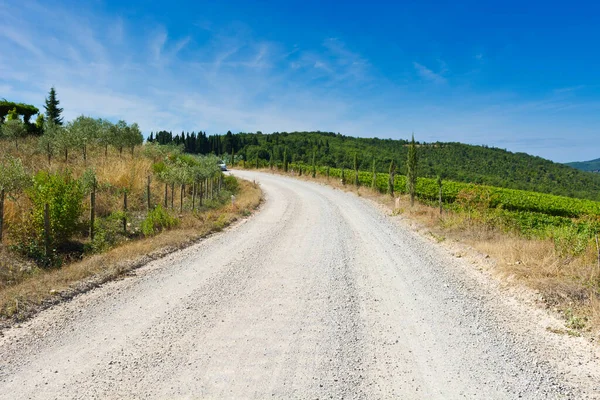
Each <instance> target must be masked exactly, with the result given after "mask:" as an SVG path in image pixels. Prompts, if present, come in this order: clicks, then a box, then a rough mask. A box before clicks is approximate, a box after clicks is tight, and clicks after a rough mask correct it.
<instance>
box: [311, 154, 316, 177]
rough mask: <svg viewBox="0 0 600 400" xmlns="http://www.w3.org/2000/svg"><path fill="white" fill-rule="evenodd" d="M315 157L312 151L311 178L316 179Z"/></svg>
mask: <svg viewBox="0 0 600 400" xmlns="http://www.w3.org/2000/svg"><path fill="white" fill-rule="evenodd" d="M315 157H316V154H315V152H314V151H313V158H312V177H313V178H316V177H317V166H316V164H315Z"/></svg>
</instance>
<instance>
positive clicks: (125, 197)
mask: <svg viewBox="0 0 600 400" xmlns="http://www.w3.org/2000/svg"><path fill="white" fill-rule="evenodd" d="M123 233H127V192H126V191H125V192H123Z"/></svg>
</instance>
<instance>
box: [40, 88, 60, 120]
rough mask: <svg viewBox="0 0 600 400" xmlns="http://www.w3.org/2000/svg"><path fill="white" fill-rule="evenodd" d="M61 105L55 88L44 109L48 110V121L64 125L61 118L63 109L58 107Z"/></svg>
mask: <svg viewBox="0 0 600 400" xmlns="http://www.w3.org/2000/svg"><path fill="white" fill-rule="evenodd" d="M59 104H60V101H58V99H57V98H56V90H55V89H54V87H51V88H50V93H49V94H48V98H46V104H45V105H44V108H45V109H46V119H47V120H50V121H52V122H54V123H55V124H56V125H62V124H63V119H62V117H61V116H60V114H61V113H62V112H63V109H62V108H59V107H58V105H59Z"/></svg>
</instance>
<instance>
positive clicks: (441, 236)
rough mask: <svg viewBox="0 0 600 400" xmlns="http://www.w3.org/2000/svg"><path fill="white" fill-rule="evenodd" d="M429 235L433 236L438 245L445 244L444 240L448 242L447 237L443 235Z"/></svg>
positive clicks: (432, 233) (431, 233)
mask: <svg viewBox="0 0 600 400" xmlns="http://www.w3.org/2000/svg"><path fill="white" fill-rule="evenodd" d="M429 234H430V235H431V236H432V237H433V238H434V239H435V240H436V241H437V242H438V243H441V242H443V241H444V240H446V236H443V235H437V234H435V233H434V232H429Z"/></svg>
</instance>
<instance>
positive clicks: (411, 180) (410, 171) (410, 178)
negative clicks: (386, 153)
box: [406, 134, 417, 207]
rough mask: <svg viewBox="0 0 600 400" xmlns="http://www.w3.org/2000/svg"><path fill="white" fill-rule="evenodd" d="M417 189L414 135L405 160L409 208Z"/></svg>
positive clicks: (412, 203) (413, 201)
mask: <svg viewBox="0 0 600 400" xmlns="http://www.w3.org/2000/svg"><path fill="white" fill-rule="evenodd" d="M416 187H417V145H416V144H415V135H414V134H413V135H412V140H411V142H410V144H409V145H408V156H407V158H406V191H407V192H408V194H409V195H410V206H411V207H412V206H414V205H415V191H416Z"/></svg>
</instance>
